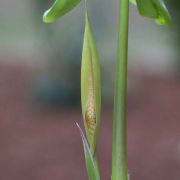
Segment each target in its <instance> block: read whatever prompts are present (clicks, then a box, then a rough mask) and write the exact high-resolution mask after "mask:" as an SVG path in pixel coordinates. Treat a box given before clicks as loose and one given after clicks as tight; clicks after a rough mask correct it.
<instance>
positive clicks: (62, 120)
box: [0, 64, 180, 180]
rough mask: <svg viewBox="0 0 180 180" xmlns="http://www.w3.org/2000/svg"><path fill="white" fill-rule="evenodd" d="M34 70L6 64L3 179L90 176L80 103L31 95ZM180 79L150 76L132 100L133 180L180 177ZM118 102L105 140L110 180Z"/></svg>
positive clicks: (105, 172)
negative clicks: (51, 104) (52, 103)
mask: <svg viewBox="0 0 180 180" xmlns="http://www.w3.org/2000/svg"><path fill="white" fill-rule="evenodd" d="M32 74H33V73H32V70H31V69H30V68H28V67H26V66H23V65H7V64H6V65H5V64H1V65H0V180H72V179H73V180H85V179H88V178H87V174H86V169H85V167H84V157H83V151H82V143H81V139H80V135H79V132H78V130H77V128H76V126H75V122H78V123H79V124H80V125H81V126H82V118H81V110H80V108H78V107H69V108H67V107H66V108H64V107H58V108H48V107H47V106H42V105H38V104H37V103H35V102H33V100H32V97H31V95H30V93H29V92H30V89H31V88H30V87H31V85H30V84H31V83H30V82H31V80H32ZM179 107H180V80H179V79H173V78H164V77H152V76H144V77H143V80H142V82H141V85H140V87H139V88H138V91H136V92H135V93H134V94H132V95H130V97H129V99H128V155H129V172H130V176H131V179H132V180H179V179H180V109H179ZM111 117H112V107H111V106H106V107H104V111H103V117H102V128H101V134H100V141H99V142H100V143H99V149H98V150H99V156H100V164H101V172H102V179H103V180H110V174H111V169H110V168H111V138H112V135H111V134H112V131H111V128H112V118H111Z"/></svg>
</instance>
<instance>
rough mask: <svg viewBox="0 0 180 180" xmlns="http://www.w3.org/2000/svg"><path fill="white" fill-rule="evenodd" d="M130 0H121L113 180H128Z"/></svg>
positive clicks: (115, 97)
mask: <svg viewBox="0 0 180 180" xmlns="http://www.w3.org/2000/svg"><path fill="white" fill-rule="evenodd" d="M128 23H129V0H119V33H118V49H117V64H116V68H117V69H116V81H115V95H114V119H113V146H112V180H128V167H127V147H126V146H127V140H126V139H127V135H126V131H127V127H126V96H127V54H128Z"/></svg>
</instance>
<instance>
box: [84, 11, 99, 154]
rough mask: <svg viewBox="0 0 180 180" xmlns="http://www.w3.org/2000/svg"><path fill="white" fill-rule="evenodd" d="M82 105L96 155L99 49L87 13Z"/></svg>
mask: <svg viewBox="0 0 180 180" xmlns="http://www.w3.org/2000/svg"><path fill="white" fill-rule="evenodd" d="M81 103H82V114H83V120H84V126H85V130H86V137H87V140H88V143H89V146H90V149H91V152H92V154H93V155H94V153H95V150H96V143H97V138H98V132H99V125H100V111H101V80H100V65H99V58H98V52H97V47H96V43H95V40H94V37H93V34H92V31H91V27H90V23H89V18H88V14H87V12H86V18H85V32H84V42H83V52H82V65H81Z"/></svg>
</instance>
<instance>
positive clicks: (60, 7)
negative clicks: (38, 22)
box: [43, 0, 80, 23]
mask: <svg viewBox="0 0 180 180" xmlns="http://www.w3.org/2000/svg"><path fill="white" fill-rule="evenodd" d="M79 2H80V0H56V1H55V2H54V4H53V5H52V6H51V7H50V8H49V9H48V10H47V11H45V13H44V15H43V21H44V22H45V23H52V22H54V21H56V20H58V18H60V17H62V16H64V15H65V14H66V13H68V12H69V11H70V10H72V9H73V8H74V7H75V6H76V5H77V4H78V3H79Z"/></svg>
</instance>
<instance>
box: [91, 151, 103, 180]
mask: <svg viewBox="0 0 180 180" xmlns="http://www.w3.org/2000/svg"><path fill="white" fill-rule="evenodd" d="M93 160H94V165H95V168H96V174H97V180H100V179H101V176H100V170H99V162H98V159H97V152H96V154H95V156H94V158H93Z"/></svg>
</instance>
